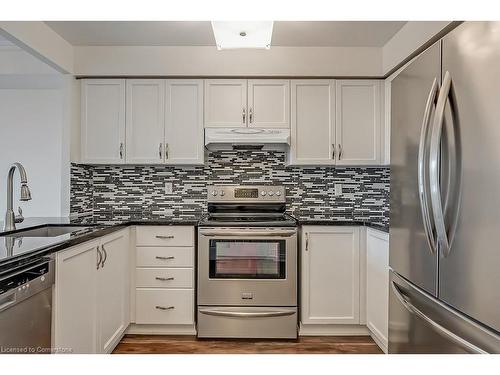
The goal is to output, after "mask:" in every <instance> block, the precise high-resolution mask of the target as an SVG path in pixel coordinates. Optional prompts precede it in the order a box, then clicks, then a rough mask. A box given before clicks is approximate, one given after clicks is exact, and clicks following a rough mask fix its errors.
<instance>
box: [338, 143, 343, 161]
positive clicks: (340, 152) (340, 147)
mask: <svg viewBox="0 0 500 375" xmlns="http://www.w3.org/2000/svg"><path fill="white" fill-rule="evenodd" d="M342 154H343V150H342V145H341V144H340V143H339V160H340V158H341V157H342Z"/></svg>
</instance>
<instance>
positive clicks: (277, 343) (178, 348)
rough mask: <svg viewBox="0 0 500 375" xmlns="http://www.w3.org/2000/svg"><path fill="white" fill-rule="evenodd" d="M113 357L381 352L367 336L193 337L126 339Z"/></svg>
mask: <svg viewBox="0 0 500 375" xmlns="http://www.w3.org/2000/svg"><path fill="white" fill-rule="evenodd" d="M113 354H382V350H380V348H379V347H378V346H377V344H375V342H374V341H373V340H372V339H371V337H369V336H334V337H300V338H299V339H297V340H253V339H217V340H215V339H197V338H196V337H194V336H163V335H125V337H123V339H122V340H121V341H120V343H119V344H118V346H117V347H116V348H115V350H114V351H113Z"/></svg>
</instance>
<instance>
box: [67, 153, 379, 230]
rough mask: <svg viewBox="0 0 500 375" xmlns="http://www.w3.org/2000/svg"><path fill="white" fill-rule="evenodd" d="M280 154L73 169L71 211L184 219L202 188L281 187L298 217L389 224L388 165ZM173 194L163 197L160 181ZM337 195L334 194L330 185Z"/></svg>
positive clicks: (200, 203)
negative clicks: (303, 161) (294, 159)
mask: <svg viewBox="0 0 500 375" xmlns="http://www.w3.org/2000/svg"><path fill="white" fill-rule="evenodd" d="M285 159H286V154H285V153H283V152H270V151H252V152H249V151H220V152H210V153H207V154H206V155H205V165H204V166H193V167H189V166H186V167H179V166H176V167H171V166H116V165H102V166H101V165H100V166H86V165H77V164H73V165H72V168H71V213H72V214H74V215H75V214H76V215H82V214H92V215H94V218H95V219H97V220H119V219H122V218H123V219H129V218H130V219H134V218H135V219H140V218H145V217H146V218H165V217H166V218H168V217H180V218H182V217H185V218H196V217H199V216H200V215H201V214H204V213H206V196H207V186H209V185H216V184H248V185H252V184H262V185H266V184H269V185H272V184H281V185H284V186H285V188H286V192H287V207H288V211H289V213H290V214H292V215H293V216H295V217H297V218H299V219H306V218H308V219H310V218H313V219H331V220H353V221H357V220H367V221H371V222H374V223H378V224H382V225H386V226H387V225H388V221H389V168H388V167H378V168H358V167H356V168H345V167H287V166H286V162H285ZM166 182H171V183H172V184H173V193H172V194H165V183H166ZM336 183H340V184H342V190H343V194H342V195H341V196H337V197H336V196H335V194H334V184H336Z"/></svg>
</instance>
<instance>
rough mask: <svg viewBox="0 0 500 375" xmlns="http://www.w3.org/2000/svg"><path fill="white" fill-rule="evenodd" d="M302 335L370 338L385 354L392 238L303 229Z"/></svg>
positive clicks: (351, 230)
mask: <svg viewBox="0 0 500 375" xmlns="http://www.w3.org/2000/svg"><path fill="white" fill-rule="evenodd" d="M300 253H301V260H300V261H301V282H300V309H301V313H300V321H301V325H300V327H301V329H300V334H301V335H358V334H360V335H371V336H372V338H373V339H374V341H375V342H376V343H377V344H378V345H379V346H380V348H381V349H382V350H384V351H385V352H387V336H388V317H389V314H388V309H389V289H388V288H389V234H388V233H385V232H382V231H379V230H376V229H372V228H364V227H354V226H353V227H350V226H328V225H325V226H311V225H305V226H303V227H302V235H301V252H300Z"/></svg>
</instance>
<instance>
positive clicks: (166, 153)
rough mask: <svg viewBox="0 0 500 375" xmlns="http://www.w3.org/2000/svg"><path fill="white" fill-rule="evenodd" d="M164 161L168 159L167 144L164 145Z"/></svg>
mask: <svg viewBox="0 0 500 375" xmlns="http://www.w3.org/2000/svg"><path fill="white" fill-rule="evenodd" d="M165 159H168V143H165Z"/></svg>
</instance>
